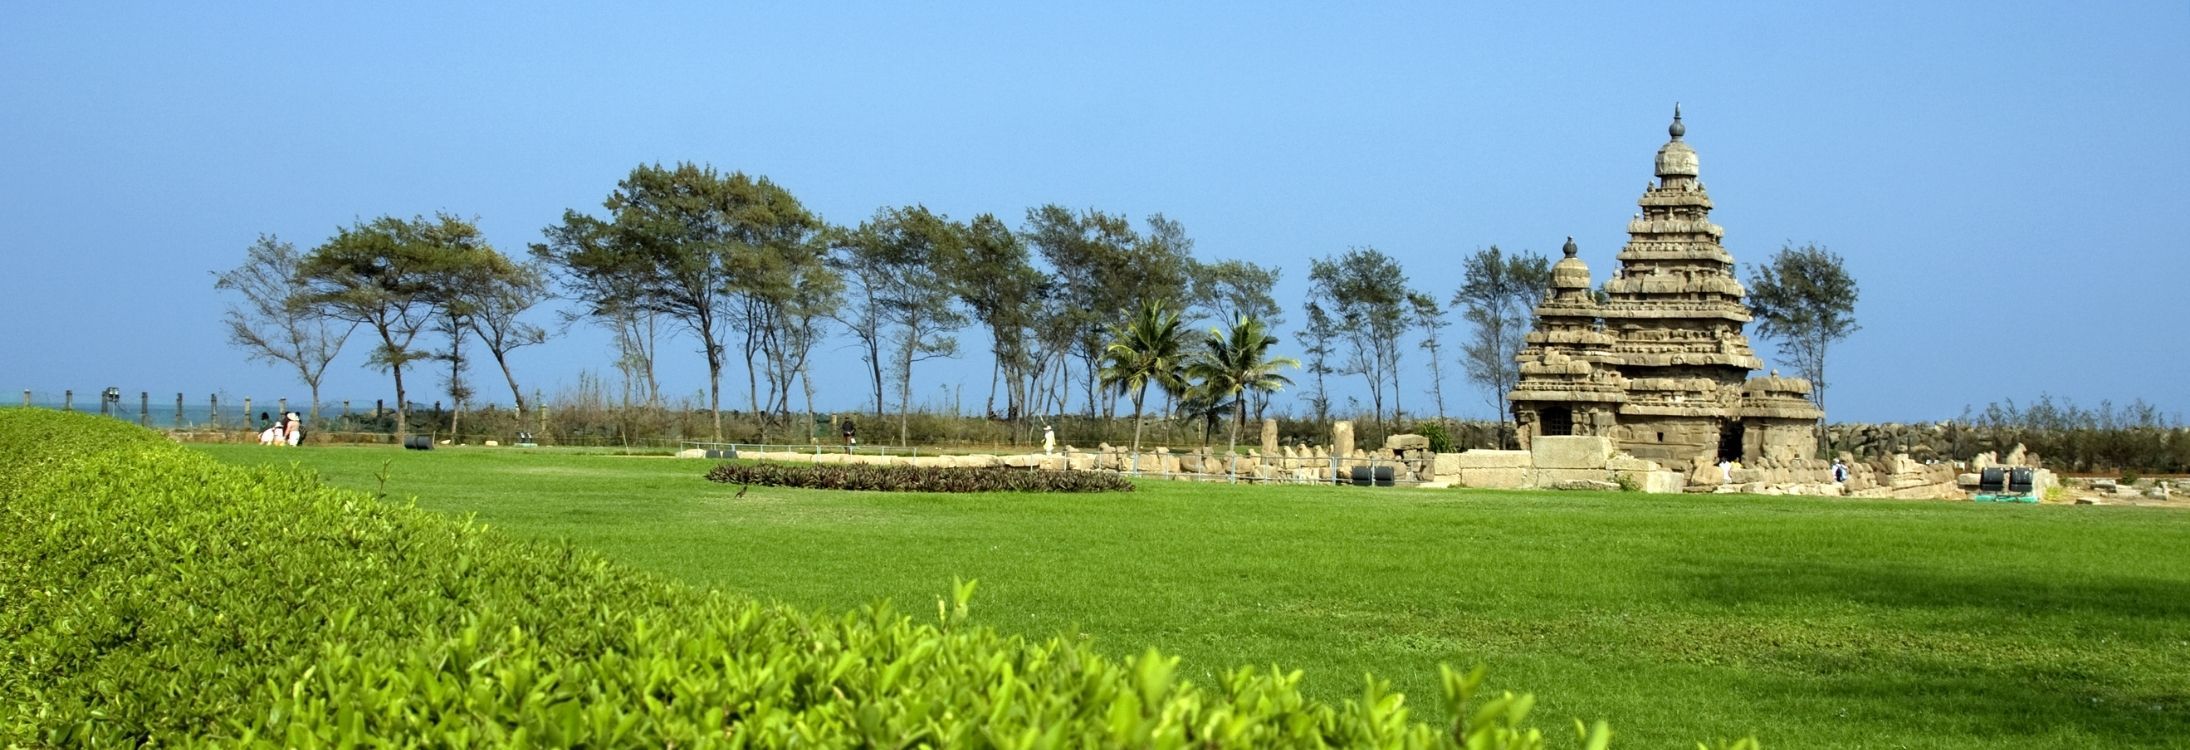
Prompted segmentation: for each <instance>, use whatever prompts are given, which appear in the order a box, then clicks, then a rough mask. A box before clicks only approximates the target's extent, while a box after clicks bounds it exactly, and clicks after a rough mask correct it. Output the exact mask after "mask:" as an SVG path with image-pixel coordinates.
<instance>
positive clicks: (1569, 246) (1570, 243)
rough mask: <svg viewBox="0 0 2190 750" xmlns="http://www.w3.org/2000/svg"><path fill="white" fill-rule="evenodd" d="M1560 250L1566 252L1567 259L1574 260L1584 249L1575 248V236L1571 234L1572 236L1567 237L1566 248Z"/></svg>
mask: <svg viewBox="0 0 2190 750" xmlns="http://www.w3.org/2000/svg"><path fill="white" fill-rule="evenodd" d="M1559 249H1560V250H1561V251H1563V252H1565V253H1566V257H1569V258H1572V257H1574V256H1575V255H1576V254H1578V253H1580V252H1581V251H1582V249H1581V248H1578V247H1575V246H1574V235H1571V234H1570V235H1567V236H1566V247H1562V248H1559Z"/></svg>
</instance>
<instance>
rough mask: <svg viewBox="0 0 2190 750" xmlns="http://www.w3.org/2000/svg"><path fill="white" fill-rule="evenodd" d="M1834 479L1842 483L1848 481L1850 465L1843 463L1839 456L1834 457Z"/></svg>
mask: <svg viewBox="0 0 2190 750" xmlns="http://www.w3.org/2000/svg"><path fill="white" fill-rule="evenodd" d="M1833 481H1835V482H1839V483H1841V484H1847V483H1848V465H1847V464H1845V463H1842V462H1841V461H1840V459H1838V458H1835V459H1833Z"/></svg>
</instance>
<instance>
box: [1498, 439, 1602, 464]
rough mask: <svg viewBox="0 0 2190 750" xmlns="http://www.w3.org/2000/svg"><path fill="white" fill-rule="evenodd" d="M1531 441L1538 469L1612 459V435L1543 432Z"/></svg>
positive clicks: (1530, 446)
mask: <svg viewBox="0 0 2190 750" xmlns="http://www.w3.org/2000/svg"><path fill="white" fill-rule="evenodd" d="M1528 445H1529V453H1530V456H1531V458H1533V459H1534V460H1535V463H1536V468H1538V469H1603V468H1604V467H1605V464H1606V463H1607V462H1609V461H1610V460H1611V459H1612V439H1611V438H1606V437H1596V436H1591V435H1542V436H1538V437H1536V438H1533V439H1531V440H1530V441H1529V444H1528ZM1471 452H1472V451H1471Z"/></svg>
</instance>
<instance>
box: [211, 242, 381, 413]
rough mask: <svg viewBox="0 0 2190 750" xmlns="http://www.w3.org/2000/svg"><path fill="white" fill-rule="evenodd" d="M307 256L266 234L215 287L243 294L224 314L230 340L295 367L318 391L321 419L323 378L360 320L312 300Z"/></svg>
mask: <svg viewBox="0 0 2190 750" xmlns="http://www.w3.org/2000/svg"><path fill="white" fill-rule="evenodd" d="M303 262H304V256H303V255H302V254H299V253H298V252H297V248H296V245H293V244H290V243H288V242H283V241H282V240H281V238H279V237H275V236H273V235H270V234H262V235H259V239H258V241H257V242H254V243H251V247H250V249H248V250H246V251H244V260H243V264H242V265H238V266H236V267H235V268H231V269H229V270H227V271H225V272H221V273H218V274H215V276H214V281H213V288H214V289H220V290H225V291H233V292H236V293H237V294H239V295H242V297H243V301H242V303H241V304H231V305H229V306H228V313H227V315H226V316H225V317H224V318H223V322H225V323H227V324H228V341H229V343H231V344H234V345H236V346H237V347H239V348H241V349H243V350H244V353H245V354H246V355H247V356H248V357H250V358H251V359H254V360H264V361H266V362H269V363H274V362H279V363H282V364H286V365H288V366H290V367H292V368H295V370H296V372H297V379H298V380H302V381H304V387H306V388H308V389H310V390H311V392H312V409H311V415H312V421H313V422H318V421H319V383H320V379H321V378H322V377H324V376H325V375H326V374H327V364H328V363H329V362H332V361H334V359H335V355H336V354H339V353H341V351H342V344H343V342H345V341H348V340H349V338H350V333H351V332H353V331H356V330H357V323H354V322H348V321H338V320H336V319H333V318H329V317H327V316H326V315H325V314H323V311H322V310H320V309H319V308H318V307H316V306H314V305H310V304H307V300H306V298H307V295H308V294H309V292H310V289H309V288H308V287H307V286H306V285H305V284H304V282H303V280H302V279H301V278H300V276H299V274H298V271H299V270H300V269H301V268H302V265H303Z"/></svg>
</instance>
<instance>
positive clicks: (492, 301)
mask: <svg viewBox="0 0 2190 750" xmlns="http://www.w3.org/2000/svg"><path fill="white" fill-rule="evenodd" d="M496 255H497V256H499V255H500V254H499V253H497V254H496ZM484 270H486V271H487V273H486V274H484V275H483V278H481V279H480V280H479V281H480V284H479V286H478V287H475V288H473V289H471V290H470V291H469V296H470V298H471V299H470V307H471V320H470V327H471V331H472V333H474V334H476V335H478V336H479V341H480V343H483V344H486V346H487V354H489V355H490V356H492V357H494V364H495V365H496V366H497V367H500V368H502V379H503V380H504V381H507V382H508V383H509V394H510V401H511V403H514V404H516V406H517V422H518V424H524V421H525V409H526V404H525V390H524V389H523V388H520V387H518V385H517V375H516V373H514V372H513V371H511V369H510V365H509V355H510V352H512V351H515V350H517V349H519V348H521V347H527V346H532V345H534V344H540V343H545V342H546V341H547V330H546V329H543V328H541V327H540V326H538V325H534V324H532V323H529V322H526V321H523V320H519V319H518V316H520V315H523V314H525V313H526V312H527V311H529V310H531V309H533V308H534V307H536V306H538V305H539V304H540V303H541V302H544V301H546V300H547V294H548V291H547V275H546V272H545V271H543V270H542V269H541V267H540V266H539V264H537V263H515V262H511V261H510V260H509V259H507V258H499V262H497V263H493V264H492V265H491V266H489V267H488V268H486V269H484Z"/></svg>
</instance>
